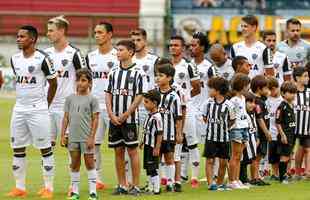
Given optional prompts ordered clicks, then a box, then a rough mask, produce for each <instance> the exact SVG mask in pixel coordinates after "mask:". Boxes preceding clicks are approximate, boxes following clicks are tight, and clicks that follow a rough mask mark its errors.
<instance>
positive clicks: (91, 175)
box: [87, 169, 97, 194]
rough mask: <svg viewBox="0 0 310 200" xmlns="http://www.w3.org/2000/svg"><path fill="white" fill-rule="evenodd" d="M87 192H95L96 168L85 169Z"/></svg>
mask: <svg viewBox="0 0 310 200" xmlns="http://www.w3.org/2000/svg"><path fill="white" fill-rule="evenodd" d="M87 176H88V188H89V194H92V193H94V194H97V191H96V169H91V170H88V171H87Z"/></svg>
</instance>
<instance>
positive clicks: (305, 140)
mask: <svg viewBox="0 0 310 200" xmlns="http://www.w3.org/2000/svg"><path fill="white" fill-rule="evenodd" d="M298 138H299V144H300V146H302V147H303V148H310V136H299V137H298Z"/></svg>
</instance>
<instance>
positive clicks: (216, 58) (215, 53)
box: [208, 44, 235, 81]
mask: <svg viewBox="0 0 310 200" xmlns="http://www.w3.org/2000/svg"><path fill="white" fill-rule="evenodd" d="M209 57H210V59H211V60H212V62H213V65H212V66H211V67H210V68H209V70H208V76H209V78H211V77H213V76H219V77H223V78H225V79H226V80H228V81H229V80H231V79H232V77H233V76H234V74H235V71H234V69H233V67H232V63H231V60H230V59H229V58H228V56H227V54H226V52H225V49H224V47H223V46H222V45H221V44H213V45H212V46H211V48H210V50H209Z"/></svg>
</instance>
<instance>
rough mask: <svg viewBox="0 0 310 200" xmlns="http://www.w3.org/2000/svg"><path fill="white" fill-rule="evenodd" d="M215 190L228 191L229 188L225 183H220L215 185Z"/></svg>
mask: <svg viewBox="0 0 310 200" xmlns="http://www.w3.org/2000/svg"><path fill="white" fill-rule="evenodd" d="M217 190H218V191H230V190H231V189H230V188H229V187H227V186H226V185H225V184H222V185H219V186H218V187H217Z"/></svg>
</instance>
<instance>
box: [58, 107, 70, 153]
mask: <svg viewBox="0 0 310 200" xmlns="http://www.w3.org/2000/svg"><path fill="white" fill-rule="evenodd" d="M68 124H69V113H68V112H65V114H64V117H63V119H62V126H61V142H60V145H61V146H63V147H64V146H66V145H67V143H68V141H67V137H66V130H67V128H68Z"/></svg>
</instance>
